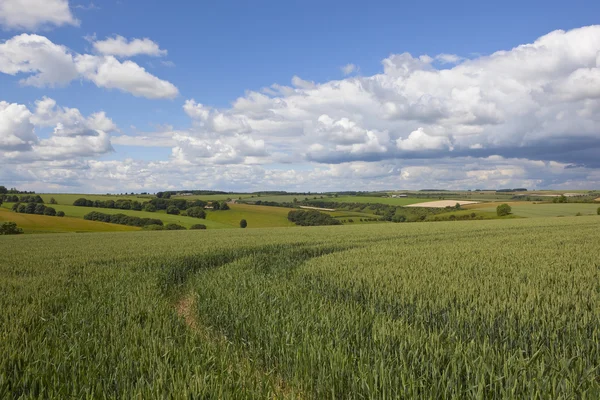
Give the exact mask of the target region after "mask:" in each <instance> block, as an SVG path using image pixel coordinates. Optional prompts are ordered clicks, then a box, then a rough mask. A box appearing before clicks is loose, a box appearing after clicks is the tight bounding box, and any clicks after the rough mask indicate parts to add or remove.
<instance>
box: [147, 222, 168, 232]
mask: <svg viewBox="0 0 600 400" xmlns="http://www.w3.org/2000/svg"><path fill="white" fill-rule="evenodd" d="M142 229H144V230H147V231H163V230H164V229H165V227H164V226H162V225H156V224H152V225H146V226H144V227H142Z"/></svg>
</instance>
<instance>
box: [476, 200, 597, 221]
mask: <svg viewBox="0 0 600 400" xmlns="http://www.w3.org/2000/svg"><path fill="white" fill-rule="evenodd" d="M499 204H500V203H488V204H477V205H471V206H466V208H476V209H477V210H481V211H488V212H493V211H495V207H496V206H497V205H499ZM509 204H510V205H511V208H512V213H513V214H514V215H516V216H519V217H524V218H543V217H568V216H574V215H576V214H577V213H580V214H581V215H596V213H597V209H598V204H585V203H563V204H560V203H556V204H554V203H543V204H539V203H538V204H534V203H529V202H512V203H509Z"/></svg>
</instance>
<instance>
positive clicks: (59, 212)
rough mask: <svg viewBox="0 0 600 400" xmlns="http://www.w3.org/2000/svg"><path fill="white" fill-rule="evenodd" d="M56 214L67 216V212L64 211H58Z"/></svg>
mask: <svg viewBox="0 0 600 400" xmlns="http://www.w3.org/2000/svg"><path fill="white" fill-rule="evenodd" d="M56 216H57V217H64V216H65V212H64V211H57V212H56Z"/></svg>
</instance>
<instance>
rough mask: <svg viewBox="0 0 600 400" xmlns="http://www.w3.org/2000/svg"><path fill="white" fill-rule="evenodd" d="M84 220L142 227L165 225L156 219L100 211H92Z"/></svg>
mask: <svg viewBox="0 0 600 400" xmlns="http://www.w3.org/2000/svg"><path fill="white" fill-rule="evenodd" d="M83 219H87V220H89V221H100V222H108V223H111V224H119V225H129V226H140V227H144V226H147V225H160V226H162V225H163V222H162V221H161V220H160V219H156V218H140V217H134V216H131V215H125V214H104V213H101V212H98V211H92V212H91V213H88V214H85V215H84V216H83Z"/></svg>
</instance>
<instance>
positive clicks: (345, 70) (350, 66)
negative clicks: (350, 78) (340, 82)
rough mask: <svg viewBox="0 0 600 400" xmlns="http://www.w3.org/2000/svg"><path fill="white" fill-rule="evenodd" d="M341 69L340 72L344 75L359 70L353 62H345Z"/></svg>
mask: <svg viewBox="0 0 600 400" xmlns="http://www.w3.org/2000/svg"><path fill="white" fill-rule="evenodd" d="M341 69H342V73H343V74H344V75H350V74H352V73H353V72H358V71H359V68H358V67H357V66H356V65H354V64H346V65H344V66H343V67H342V68H341Z"/></svg>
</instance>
